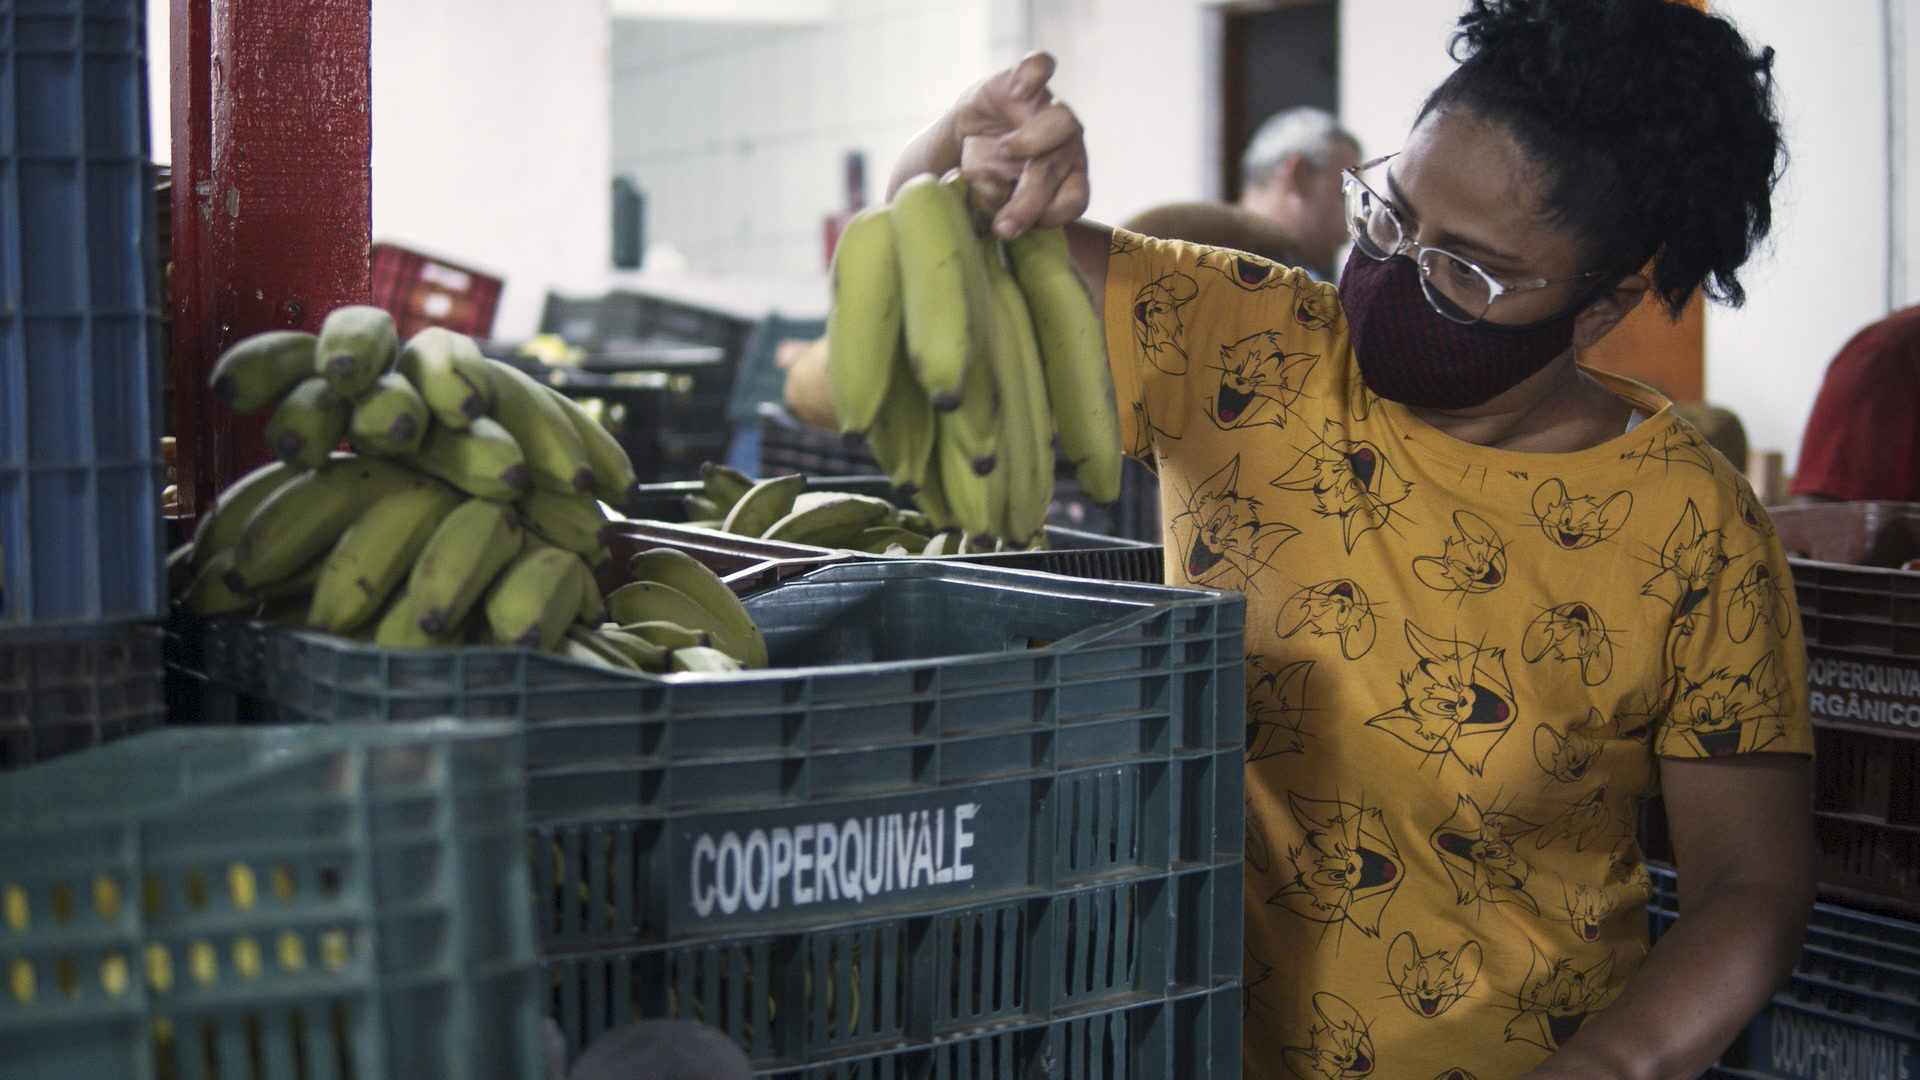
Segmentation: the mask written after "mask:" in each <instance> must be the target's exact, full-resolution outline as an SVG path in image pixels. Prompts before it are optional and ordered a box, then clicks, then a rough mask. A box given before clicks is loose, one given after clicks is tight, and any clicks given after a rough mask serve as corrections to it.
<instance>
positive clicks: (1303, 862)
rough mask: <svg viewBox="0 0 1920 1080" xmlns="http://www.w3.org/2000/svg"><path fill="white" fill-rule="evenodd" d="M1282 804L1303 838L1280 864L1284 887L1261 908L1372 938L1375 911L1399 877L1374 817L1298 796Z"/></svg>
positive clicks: (1388, 840)
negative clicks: (1350, 929) (1280, 910)
mask: <svg viewBox="0 0 1920 1080" xmlns="http://www.w3.org/2000/svg"><path fill="white" fill-rule="evenodd" d="M1287 801H1288V804H1289V806H1290V807H1291V809H1292V811H1293V818H1294V821H1295V822H1297V823H1298V824H1299V826H1300V828H1301V829H1302V830H1304V832H1305V836H1304V838H1303V839H1302V840H1301V842H1300V843H1299V844H1297V845H1295V846H1293V847H1291V848H1289V849H1288V850H1287V853H1286V857H1285V859H1284V860H1282V862H1281V864H1280V870H1281V872H1282V873H1283V874H1285V875H1287V883H1286V884H1285V885H1284V886H1282V887H1281V888H1280V890H1279V891H1278V892H1276V893H1274V894H1273V896H1271V897H1270V898H1268V900H1267V902H1268V903H1270V904H1275V905H1278V906H1280V907H1283V908H1286V909H1287V910H1288V911H1291V912H1293V913H1294V914H1295V915H1298V916H1300V917H1301V918H1303V919H1308V920H1311V921H1313V922H1317V923H1326V924H1329V925H1332V926H1341V925H1350V926H1352V927H1354V928H1355V929H1357V930H1359V931H1360V932H1361V933H1362V934H1365V935H1366V936H1367V937H1377V936H1378V935H1379V933H1380V912H1381V909H1383V908H1385V907H1386V906H1387V901H1388V900H1390V899H1392V898H1393V893H1394V890H1395V889H1398V888H1399V887H1400V880H1401V878H1402V877H1404V876H1405V875H1404V874H1403V872H1402V871H1403V865H1402V863H1401V862H1400V852H1399V850H1398V849H1397V848H1395V847H1394V843H1393V837H1392V836H1390V835H1388V833H1387V828H1386V824H1385V822H1384V821H1383V820H1382V818H1381V815H1380V811H1379V810H1377V809H1374V808H1372V807H1366V806H1361V805H1359V804H1357V803H1350V802H1344V801H1341V800H1337V799H1309V798H1306V797H1305V796H1302V795H1299V794H1293V795H1289V796H1288V800H1287Z"/></svg>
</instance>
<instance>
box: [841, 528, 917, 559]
mask: <svg viewBox="0 0 1920 1080" xmlns="http://www.w3.org/2000/svg"><path fill="white" fill-rule="evenodd" d="M895 545H897V546H899V547H903V548H905V549H907V550H908V551H909V552H912V553H913V554H916V555H917V554H919V553H920V552H921V551H922V550H924V549H925V548H926V546H927V538H926V537H924V536H922V535H920V534H919V533H917V532H910V531H908V530H906V529H902V528H900V527H899V526H897V525H879V526H874V527H872V528H869V529H867V530H865V531H863V532H862V533H861V534H860V537H859V540H858V542H857V543H856V544H855V545H854V546H855V547H857V548H858V549H859V550H861V551H865V552H868V553H870V554H873V555H884V554H886V551H887V548H888V547H890V546H895Z"/></svg>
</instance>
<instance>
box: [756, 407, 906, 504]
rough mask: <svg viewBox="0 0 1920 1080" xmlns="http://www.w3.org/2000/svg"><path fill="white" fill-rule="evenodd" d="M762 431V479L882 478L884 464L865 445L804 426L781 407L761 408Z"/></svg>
mask: <svg viewBox="0 0 1920 1080" xmlns="http://www.w3.org/2000/svg"><path fill="white" fill-rule="evenodd" d="M759 428H760V475H761V476H781V475H784V474H786V473H805V474H807V476H808V477H810V478H815V479H818V478H821V477H834V476H877V475H880V471H881V470H880V463H879V462H878V461H875V460H874V457H873V453H872V452H871V451H869V450H868V449H867V448H866V446H865V445H863V444H861V443H859V442H848V441H847V440H846V439H844V438H842V437H841V435H840V433H839V432H837V431H828V430H826V429H825V428H817V427H813V426H811V425H809V424H803V423H801V422H800V421H798V420H796V419H794V417H793V414H792V413H789V412H788V411H787V410H786V409H785V408H784V407H782V406H780V405H772V404H767V405H761V406H760V408H759ZM827 486H830V485H827Z"/></svg>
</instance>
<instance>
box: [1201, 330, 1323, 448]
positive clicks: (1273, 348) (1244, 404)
mask: <svg viewBox="0 0 1920 1080" xmlns="http://www.w3.org/2000/svg"><path fill="white" fill-rule="evenodd" d="M1319 359H1320V357H1319V356H1317V355H1315V354H1313V353H1290V352H1287V351H1286V349H1285V348H1283V347H1282V344H1281V341H1280V336H1279V335H1278V334H1275V333H1274V332H1273V331H1271V330H1267V331H1262V332H1261V333H1258V334H1253V335H1250V336H1248V337H1244V338H1241V339H1240V340H1239V341H1236V342H1234V343H1233V344H1231V345H1222V346H1221V347H1220V361H1219V363H1217V364H1215V365H1214V370H1216V371H1218V372H1219V374H1220V384H1219V389H1218V390H1216V391H1215V392H1214V395H1213V398H1212V400H1211V401H1209V402H1208V404H1207V417H1208V419H1210V420H1212V421H1213V423H1214V426H1216V427H1218V428H1220V429H1221V430H1223V431H1230V430H1232V429H1234V428H1244V427H1251V426H1253V425H1256V424H1273V425H1276V426H1278V427H1286V426H1287V416H1288V414H1289V412H1290V411H1291V410H1292V409H1293V405H1294V402H1296V401H1298V400H1299V398H1300V393H1301V389H1302V387H1303V385H1304V384H1305V381H1306V377H1307V374H1308V372H1310V371H1312V370H1313V365H1314V363H1315V362H1316V361H1317V360H1319Z"/></svg>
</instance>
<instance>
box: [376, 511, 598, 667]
mask: <svg viewBox="0 0 1920 1080" xmlns="http://www.w3.org/2000/svg"><path fill="white" fill-rule="evenodd" d="M523 540H524V535H523V533H522V532H521V529H520V515H519V514H517V513H515V512H514V509H513V507H512V506H510V505H508V504H506V503H500V502H493V501H491V500H487V499H468V500H467V501H466V502H464V503H461V504H460V505H459V506H457V507H455V508H454V509H453V510H452V511H451V512H450V513H448V514H447V515H446V517H445V518H443V519H442V520H441V522H440V527H439V528H437V529H435V530H434V532H433V535H432V536H431V537H428V539H427V545H426V547H424V548H422V549H421V551H420V557H419V558H418V559H416V560H414V564H413V572H412V574H411V575H410V576H409V577H408V578H407V594H408V595H409V596H410V597H412V599H413V606H414V612H415V614H416V616H417V617H418V620H419V623H420V629H421V631H422V632H423V633H425V634H428V635H430V636H433V635H440V634H444V633H446V632H447V631H448V629H449V628H450V627H455V626H458V625H459V624H460V622H461V620H463V619H465V618H466V617H467V612H469V611H470V610H472V608H473V605H474V604H475V603H476V602H477V601H478V600H479V599H480V597H481V595H482V594H483V593H484V592H485V591H486V588H487V586H488V585H491V584H493V579H494V578H495V577H497V576H499V574H500V571H502V570H504V569H506V566H507V564H508V563H509V562H512V561H513V558H514V556H516V555H518V554H520V549H521V547H522V546H523ZM574 600H575V602H576V603H577V602H578V600H579V597H578V595H577V594H576V595H575V596H574Z"/></svg>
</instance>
